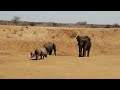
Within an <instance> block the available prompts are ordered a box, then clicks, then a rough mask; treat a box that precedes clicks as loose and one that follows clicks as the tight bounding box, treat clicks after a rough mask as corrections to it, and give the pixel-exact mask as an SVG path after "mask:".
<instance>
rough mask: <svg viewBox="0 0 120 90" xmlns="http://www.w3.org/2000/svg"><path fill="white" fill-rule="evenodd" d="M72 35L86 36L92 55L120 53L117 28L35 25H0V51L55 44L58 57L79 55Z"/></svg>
mask: <svg viewBox="0 0 120 90" xmlns="http://www.w3.org/2000/svg"><path fill="white" fill-rule="evenodd" d="M73 33H77V34H79V35H82V36H83V35H88V36H89V37H90V38H91V41H92V48H91V52H90V54H91V55H99V54H104V55H107V54H111V55H114V54H115V55H116V54H117V55H118V54H120V29H118V28H109V29H105V28H61V27H60V28H59V27H37V26H33V27H32V26H28V27H26V26H6V25H1V26H0V42H1V43H0V50H6V52H7V51H8V50H9V51H10V50H11V51H14V50H18V51H21V52H30V51H32V50H33V49H35V48H38V47H41V46H43V44H44V43H45V42H48V41H50V42H55V43H56V45H57V54H58V55H78V46H77V41H76V39H75V37H74V38H72V37H71V36H72V35H73Z"/></svg>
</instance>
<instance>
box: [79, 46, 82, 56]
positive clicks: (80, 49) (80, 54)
mask: <svg viewBox="0 0 120 90" xmlns="http://www.w3.org/2000/svg"><path fill="white" fill-rule="evenodd" d="M81 56H82V48H81V47H79V57H81Z"/></svg>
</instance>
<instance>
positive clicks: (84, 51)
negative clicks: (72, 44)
mask: <svg viewBox="0 0 120 90" xmlns="http://www.w3.org/2000/svg"><path fill="white" fill-rule="evenodd" d="M85 56H86V48H83V57H85Z"/></svg>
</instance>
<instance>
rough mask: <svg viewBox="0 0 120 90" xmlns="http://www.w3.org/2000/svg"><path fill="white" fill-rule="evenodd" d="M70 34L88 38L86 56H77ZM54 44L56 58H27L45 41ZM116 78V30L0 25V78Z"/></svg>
mask: <svg viewBox="0 0 120 90" xmlns="http://www.w3.org/2000/svg"><path fill="white" fill-rule="evenodd" d="M73 33H77V34H79V35H88V36H89V37H90V38H91V41H92V48H91V52H90V57H81V58H80V57H78V46H77V41H76V39H75V37H71V35H72V34H73ZM48 41H50V42H55V43H56V45H57V56H54V55H52V56H48V57H47V58H45V59H44V60H37V61H36V60H34V58H33V59H31V58H30V54H29V53H30V52H31V51H33V50H34V49H35V48H39V47H41V46H42V45H43V44H44V43H45V42H48ZM4 78H5V79H9V78H10V79H11V78H13V79H14V78H26V79H34V78H37V79H56V78H57V79H64V78H65V79H75V78H77V79H99V78H100V79H101V78H103V79H104V78H105V79H106V78H120V29H119V28H109V29H107V28H106V29H105V28H62V27H61V28H58V27H37V26H33V27H31V26H28V27H26V26H6V25H0V79H4Z"/></svg>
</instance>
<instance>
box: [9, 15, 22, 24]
mask: <svg viewBox="0 0 120 90" xmlns="http://www.w3.org/2000/svg"><path fill="white" fill-rule="evenodd" d="M20 19H21V18H20V17H19V16H14V17H13V19H11V21H12V22H13V23H14V24H18V23H19V21H20Z"/></svg>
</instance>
